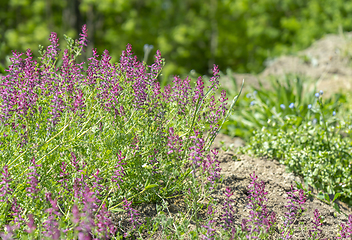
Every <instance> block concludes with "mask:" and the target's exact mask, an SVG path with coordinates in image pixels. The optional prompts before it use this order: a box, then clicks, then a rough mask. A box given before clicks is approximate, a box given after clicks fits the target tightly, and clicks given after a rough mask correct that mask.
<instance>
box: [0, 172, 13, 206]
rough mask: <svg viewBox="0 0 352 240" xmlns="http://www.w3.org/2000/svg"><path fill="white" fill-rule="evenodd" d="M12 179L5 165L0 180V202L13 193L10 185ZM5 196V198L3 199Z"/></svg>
mask: <svg viewBox="0 0 352 240" xmlns="http://www.w3.org/2000/svg"><path fill="white" fill-rule="evenodd" d="M11 181H12V179H11V178H10V174H9V169H8V166H7V165H5V166H4V168H3V172H2V177H1V182H0V184H1V185H0V186H1V188H0V197H1V199H0V202H7V201H8V198H9V196H10V195H11V194H12V193H13V189H12V188H11V187H10V183H11ZM4 197H5V199H4Z"/></svg>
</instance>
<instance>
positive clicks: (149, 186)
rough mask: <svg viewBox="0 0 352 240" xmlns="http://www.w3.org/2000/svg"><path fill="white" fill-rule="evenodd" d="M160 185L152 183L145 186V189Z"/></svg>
mask: <svg viewBox="0 0 352 240" xmlns="http://www.w3.org/2000/svg"><path fill="white" fill-rule="evenodd" d="M158 186H159V185H158V184H150V185H148V186H146V187H145V188H144V190H148V189H150V188H155V187H158Z"/></svg>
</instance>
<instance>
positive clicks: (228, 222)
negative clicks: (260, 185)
mask: <svg viewBox="0 0 352 240" xmlns="http://www.w3.org/2000/svg"><path fill="white" fill-rule="evenodd" d="M224 194H225V196H226V199H225V202H224V205H223V207H222V209H223V210H225V213H224V214H223V215H222V218H221V221H222V222H223V223H222V225H221V226H222V228H223V229H224V230H225V231H229V230H232V229H233V228H234V221H235V210H234V209H233V206H232V205H233V203H234V200H233V199H230V197H231V196H232V195H233V193H232V192H231V189H230V188H228V187H227V188H226V190H225V192H224Z"/></svg>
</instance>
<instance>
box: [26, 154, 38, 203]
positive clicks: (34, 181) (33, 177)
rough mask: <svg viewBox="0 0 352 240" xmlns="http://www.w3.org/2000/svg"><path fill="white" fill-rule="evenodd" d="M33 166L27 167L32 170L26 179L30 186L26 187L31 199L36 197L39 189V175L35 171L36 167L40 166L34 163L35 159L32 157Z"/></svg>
mask: <svg viewBox="0 0 352 240" xmlns="http://www.w3.org/2000/svg"><path fill="white" fill-rule="evenodd" d="M31 162H32V164H33V166H30V167H29V169H32V170H33V171H32V172H29V173H28V175H29V176H28V179H29V182H27V183H28V184H29V185H30V186H29V187H28V188H26V190H27V192H28V194H27V195H28V196H30V197H32V198H33V199H35V198H37V197H38V196H37V194H38V192H39V191H40V189H39V188H38V183H39V180H38V178H39V177H40V175H39V174H38V173H37V168H38V167H41V165H36V164H35V159H34V157H33V159H32V160H31Z"/></svg>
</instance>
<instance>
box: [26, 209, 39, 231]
mask: <svg viewBox="0 0 352 240" xmlns="http://www.w3.org/2000/svg"><path fill="white" fill-rule="evenodd" d="M28 219H29V222H28V223H27V226H28V230H26V232H28V233H29V234H31V233H32V232H34V231H35V229H36V228H37V227H36V225H35V222H34V218H33V215H32V214H29V215H28Z"/></svg>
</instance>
